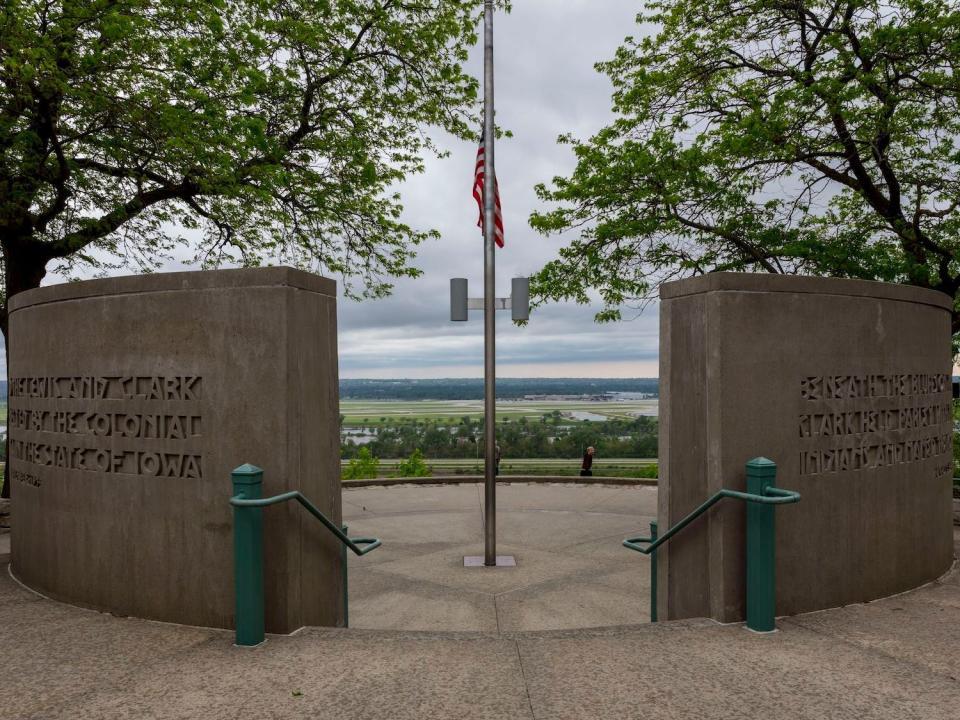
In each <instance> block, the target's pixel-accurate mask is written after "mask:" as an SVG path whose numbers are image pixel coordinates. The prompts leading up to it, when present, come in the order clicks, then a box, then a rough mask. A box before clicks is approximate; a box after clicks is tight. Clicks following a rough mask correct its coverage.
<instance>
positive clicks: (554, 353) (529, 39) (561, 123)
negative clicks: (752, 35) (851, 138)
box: [339, 0, 658, 377]
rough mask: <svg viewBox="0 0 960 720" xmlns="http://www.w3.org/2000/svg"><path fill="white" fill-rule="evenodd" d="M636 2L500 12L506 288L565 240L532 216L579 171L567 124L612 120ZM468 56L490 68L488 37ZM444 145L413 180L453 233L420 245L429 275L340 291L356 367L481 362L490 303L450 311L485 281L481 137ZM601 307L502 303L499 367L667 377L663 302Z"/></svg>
mask: <svg viewBox="0 0 960 720" xmlns="http://www.w3.org/2000/svg"><path fill="white" fill-rule="evenodd" d="M637 10H638V5H636V4H634V3H624V2H623V1H622V0H594V1H591V2H585V1H584V2H581V1H574V2H571V1H570V0H565V1H564V2H562V3H559V2H556V1H555V0H524V1H523V2H518V3H515V5H514V11H513V13H511V14H510V15H502V14H498V15H497V16H496V19H495V22H494V34H495V59H496V82H495V87H496V111H497V122H498V124H500V125H501V126H502V127H504V128H506V129H509V130H511V131H512V132H513V133H514V137H513V138H509V139H508V138H504V139H502V140H500V141H498V143H497V145H496V163H497V179H498V181H499V184H500V194H501V198H502V201H503V206H504V224H505V226H506V230H505V236H506V247H505V248H504V249H503V250H498V251H497V255H496V262H497V268H496V275H497V294H498V295H501V296H503V295H507V294H508V293H509V288H510V283H509V279H510V278H511V277H514V276H524V275H530V274H532V273H534V272H536V271H537V270H539V269H540V268H541V267H543V265H544V263H546V262H547V261H549V260H550V259H552V258H553V257H554V256H555V255H556V252H557V250H558V248H559V247H560V246H561V244H562V238H561V239H558V238H543V237H541V236H540V235H538V234H536V233H534V232H533V231H532V230H531V229H530V227H529V225H528V224H527V218H528V217H529V215H530V213H531V212H532V211H533V210H535V209H540V208H541V203H540V201H539V200H538V199H537V197H536V194H535V192H534V186H535V185H536V184H537V183H538V182H549V181H550V180H551V178H553V177H554V176H556V175H563V174H566V173H569V172H570V171H571V170H572V169H573V166H574V158H573V153H572V151H571V150H570V148H569V146H565V145H558V144H557V142H556V139H557V137H558V136H559V135H561V134H564V133H573V134H574V135H576V136H579V137H587V136H589V135H591V134H592V133H594V132H596V131H597V130H599V129H600V128H601V127H603V126H604V125H605V124H607V123H609V122H610V120H611V119H612V114H611V111H610V93H611V86H610V83H609V80H608V79H607V78H606V77H605V76H604V75H601V74H600V73H598V72H597V71H596V70H595V69H594V67H593V66H594V63H596V62H597V61H599V60H604V59H608V58H610V57H612V56H613V54H614V52H615V51H616V48H617V47H618V46H619V45H620V44H621V43H622V41H623V39H624V37H625V36H626V35H627V34H628V33H634V32H635V31H636V29H637V28H636V26H635V25H634V17H635V15H636V12H637ZM470 67H471V69H472V71H473V72H474V74H475V75H476V76H477V77H482V48H480V47H477V48H476V49H475V52H474V53H473V55H472V57H471V60H470ZM478 130H479V129H478ZM441 146H442V147H443V148H444V149H446V150H448V151H449V152H450V156H449V157H448V158H445V159H430V160H429V161H428V162H427V170H426V172H425V173H424V174H423V175H420V176H417V177H416V178H412V179H411V180H409V181H408V182H407V183H406V184H405V185H404V186H403V187H402V188H401V192H402V195H403V199H404V205H405V215H404V217H405V220H406V221H407V222H409V223H410V224H412V225H414V226H416V227H420V228H428V227H432V228H436V229H437V230H439V231H440V233H441V235H442V239H441V240H439V241H435V242H430V243H428V244H426V245H424V246H422V248H421V249H420V252H419V256H418V260H417V265H418V266H419V267H420V268H421V269H422V270H423V271H424V275H423V276H422V277H421V278H418V279H416V280H412V281H406V280H404V281H401V282H398V283H397V286H396V290H395V292H394V294H393V296H392V297H390V298H387V299H384V300H379V301H376V302H363V303H354V302H351V301H342V302H341V304H340V308H339V312H340V328H341V334H340V369H341V373H342V374H343V375H344V376H345V377H347V376H350V377H363V376H365V375H368V376H376V377H404V376H410V377H415V376H424V377H429V376H430V375H429V374H427V375H422V374H421V373H423V372H427V373H431V372H432V373H434V374H436V375H438V374H440V373H447V374H449V375H451V376H457V377H459V376H479V375H481V374H482V372H483V344H482V333H483V325H482V314H481V313H476V314H473V313H472V314H471V320H470V321H469V322H467V323H451V322H450V320H449V316H448V313H449V285H448V283H449V279H450V278H451V277H466V278H467V279H468V280H469V284H470V294H471V296H474V297H478V296H480V295H481V294H482V289H483V242H482V238H481V235H480V230H479V228H477V227H476V218H477V206H476V203H475V201H474V199H473V197H472V196H471V186H472V180H473V167H474V160H475V157H476V147H475V146H473V145H472V144H468V143H463V142H460V141H454V140H452V139H450V138H445V139H442V140H441ZM598 309H599V306H593V307H584V306H578V305H575V304H566V305H553V306H550V307H546V308H543V309H540V310H538V311H536V312H535V313H534V314H533V316H532V317H531V320H530V323H529V325H527V326H526V327H523V328H517V327H514V326H513V325H512V324H511V323H510V321H509V314H508V313H500V317H499V318H498V337H497V357H498V367H499V368H500V373H499V374H501V375H509V374H513V375H516V376H521V375H523V376H538V375H539V376H548V375H552V376H562V375H563V374H564V373H573V372H574V371H576V373H575V374H577V375H580V376H583V375H600V376H603V375H617V376H640V375H655V374H656V358H657V353H658V338H657V308H656V306H655V305H654V306H651V307H649V308H647V310H646V311H645V312H644V313H643V314H641V315H639V317H637V318H636V319H634V320H632V321H628V322H621V323H614V324H608V325H597V324H595V323H594V322H593V315H594V313H595V312H596V311H597V310H598ZM558 373H559V374H558Z"/></svg>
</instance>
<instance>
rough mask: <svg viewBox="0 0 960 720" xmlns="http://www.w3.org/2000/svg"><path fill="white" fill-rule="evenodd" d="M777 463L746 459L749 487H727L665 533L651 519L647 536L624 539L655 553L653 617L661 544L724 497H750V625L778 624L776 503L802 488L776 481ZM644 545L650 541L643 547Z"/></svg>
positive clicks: (795, 498)
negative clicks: (779, 484)
mask: <svg viewBox="0 0 960 720" xmlns="http://www.w3.org/2000/svg"><path fill="white" fill-rule="evenodd" d="M776 476H777V465H776V463H775V462H773V461H772V460H768V459H767V458H763V457H759V458H754V459H753V460H750V461H749V462H748V463H747V492H740V491H738V490H727V489H722V490H720V491H719V492H717V493H716V494H715V495H713V496H712V497H711V498H710V499H709V500H707V501H706V502H705V503H703V504H702V505H700V506H699V507H698V508H696V509H695V510H694V511H693V512H691V513H690V514H688V515H687V516H686V517H684V518H683V519H682V520H681V521H680V522H678V523H677V524H676V525H674V526H673V527H672V528H670V529H669V530H668V531H667V532H665V533H664V534H663V535H660V536H658V535H657V523H655V522H652V523H650V535H649V536H648V537H633V538H627V539H626V540H624V541H623V545H624V547H627V548H630V549H631V550H636V551H637V552H641V553H643V554H644V555H649V556H650V621H651V622H656V621H657V548H658V547H660V546H661V545H663V544H664V543H665V542H667V540H669V539H670V538H672V537H673V536H674V535H676V534H677V533H678V532H680V531H681V530H683V529H684V528H685V527H687V526H688V525H689V524H690V523H692V522H693V521H694V520H696V519H697V518H698V517H700V516H701V515H703V513H705V512H706V511H707V510H709V509H710V508H711V507H712V506H713V505H715V504H716V503H718V502H720V501H721V500H723V499H724V498H733V499H734V500H743V501H744V502H746V503H747V627H748V628H750V629H751V630H755V631H756V632H771V631H773V630H774V629H775V627H776V626H775V623H774V618H775V617H776V574H775V572H776V569H775V562H776V552H775V551H776V534H775V515H774V509H775V508H774V506H776V505H786V504H789V503H795V502H799V501H800V493H798V492H794V491H793V490H782V489H780V488H777V487H774V486H773V482H774V480H775V479H776ZM644 545H645V546H646V547H644Z"/></svg>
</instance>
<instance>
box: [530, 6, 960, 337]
mask: <svg viewBox="0 0 960 720" xmlns="http://www.w3.org/2000/svg"><path fill="white" fill-rule="evenodd" d="M647 8H648V9H649V13H648V14H641V15H640V16H638V22H650V23H655V24H656V25H657V26H658V31H657V33H656V35H654V36H650V37H644V38H641V39H633V38H628V39H627V40H626V43H625V44H624V45H623V46H622V47H620V48H619V50H618V51H617V53H616V56H615V57H614V59H613V60H611V61H609V62H605V63H600V64H599V65H598V68H599V69H600V70H602V71H604V72H606V73H607V74H608V75H609V76H610V78H611V80H612V82H613V86H614V95H613V108H614V111H615V113H616V115H617V117H616V119H615V121H614V122H613V123H612V124H611V125H609V126H608V127H606V128H604V129H603V130H601V131H600V132H599V133H597V135H595V136H594V137H593V138H591V139H590V140H588V141H578V140H574V139H572V138H570V137H565V138H561V140H562V141H565V142H569V143H572V145H573V149H574V151H575V153H576V158H577V165H576V168H575V170H574V171H573V173H572V175H571V176H570V177H568V178H555V179H554V181H553V185H552V186H551V187H550V188H547V187H546V186H544V185H540V186H539V187H538V193H539V195H540V197H541V198H543V199H545V200H548V201H554V202H556V203H559V205H558V206H556V207H554V208H552V209H550V210H548V211H546V212H542V213H536V214H534V215H533V216H532V218H531V224H532V225H533V226H534V227H535V228H537V229H538V230H540V231H541V232H543V233H548V234H549V233H555V232H561V231H569V230H574V231H578V233H579V236H578V237H576V238H575V239H574V240H573V241H572V242H571V243H570V244H569V245H568V246H567V247H565V248H563V249H561V250H560V253H559V257H558V258H557V259H556V260H554V261H552V262H550V263H548V264H547V265H546V266H545V267H544V269H543V270H542V271H541V272H540V273H539V274H538V275H537V277H536V278H535V280H534V287H533V291H534V293H535V295H536V296H537V297H538V298H539V299H540V301H541V302H542V301H544V300H551V299H553V300H557V299H574V300H577V301H580V302H586V301H587V300H588V299H589V294H588V291H589V290H590V289H591V288H593V289H596V290H598V291H599V293H600V295H601V297H602V299H603V301H604V303H605V306H604V308H603V310H602V311H601V312H600V313H599V314H598V319H600V320H611V319H617V318H619V317H620V310H619V308H620V306H622V305H623V304H625V303H629V302H630V301H631V300H635V299H642V298H647V297H650V296H652V294H653V293H654V291H655V290H656V288H657V286H658V285H659V284H660V283H661V282H664V281H666V280H669V279H674V278H678V277H684V276H688V275H695V274H699V273H706V272H711V271H715V270H746V271H762V272H771V273H803V274H817V275H830V276H837V277H852V278H866V279H876V280H885V281H892V282H902V283H909V284H913V285H918V286H921V287H928V288H934V289H936V290H941V291H943V292H945V293H947V294H949V295H951V296H952V297H954V298H956V297H957V295H958V289H960V264H958V250H960V200H958V198H960V150H958V146H957V138H958V136H960V112H958V110H960V107H958V105H960V76H958V75H957V68H958V66H960V9H958V6H957V4H956V3H955V2H951V1H949V0H882V1H881V0H657V1H655V2H651V3H648V4H647ZM953 329H954V333H957V332H958V331H960V313H958V312H956V311H955V312H954V316H953Z"/></svg>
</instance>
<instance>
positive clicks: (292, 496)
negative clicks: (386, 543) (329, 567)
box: [230, 490, 381, 555]
mask: <svg viewBox="0 0 960 720" xmlns="http://www.w3.org/2000/svg"><path fill="white" fill-rule="evenodd" d="M287 500H296V501H297V502H298V503H300V504H301V505H303V507H305V508H306V509H307V511H308V512H309V513H310V514H311V515H313V516H314V517H315V518H317V520H319V521H320V522H321V523H323V526H324V527H325V528H327V530H329V531H330V532H332V533H333V534H334V535H336V536H337V539H338V540H340V542H342V543H343V544H344V545H346V546H347V547H348V548H350V549H351V550H352V551H353V553H354V554H355V555H366V554H367V553H368V552H370V551H371V550H376V549H377V548H378V547H380V545H381V542H380V540H378V539H377V538H350V537H347V536H346V535H345V534H344V533H343V531H341V530H340V528H338V527H337V526H336V525H334V524H333V523H332V522H330V521H329V520H328V519H327V516H326V515H324V514H323V513H322V512H320V510H319V509H317V507H316V505H314V504H313V503H312V502H310V501H309V500H308V499H307V498H306V497H305V496H304V495H303V493H301V492H300V491H299V490H291V491H290V492H285V493H281V494H280V495H274V496H273V497H268V498H256V499H252V498H247V497H244V495H243V493H240V494H239V495H234V496H233V497H232V498H230V504H231V505H233V506H234V507H258V508H262V507H267V506H268V505H277V504H278V503H282V502H286V501H287Z"/></svg>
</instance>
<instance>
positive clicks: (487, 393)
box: [483, 0, 497, 566]
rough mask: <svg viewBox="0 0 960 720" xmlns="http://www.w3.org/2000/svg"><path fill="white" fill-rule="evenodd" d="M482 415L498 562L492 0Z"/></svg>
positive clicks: (488, 557) (486, 84) (489, 560)
mask: <svg viewBox="0 0 960 720" xmlns="http://www.w3.org/2000/svg"><path fill="white" fill-rule="evenodd" d="M483 144H484V151H483V340H484V343H483V417H484V427H485V433H484V440H485V444H484V448H485V458H484V474H483V477H484V527H483V532H484V554H483V564H484V565H487V566H496V564H497V478H496V474H495V470H496V465H495V462H496V447H497V437H496V433H497V416H496V412H497V392H496V382H497V372H496V354H495V342H496V314H497V313H496V307H495V305H494V301H495V295H496V277H495V266H494V249H495V244H494V233H495V232H496V227H495V224H494V222H495V221H494V178H495V176H494V164H493V0H484V3H483Z"/></svg>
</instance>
